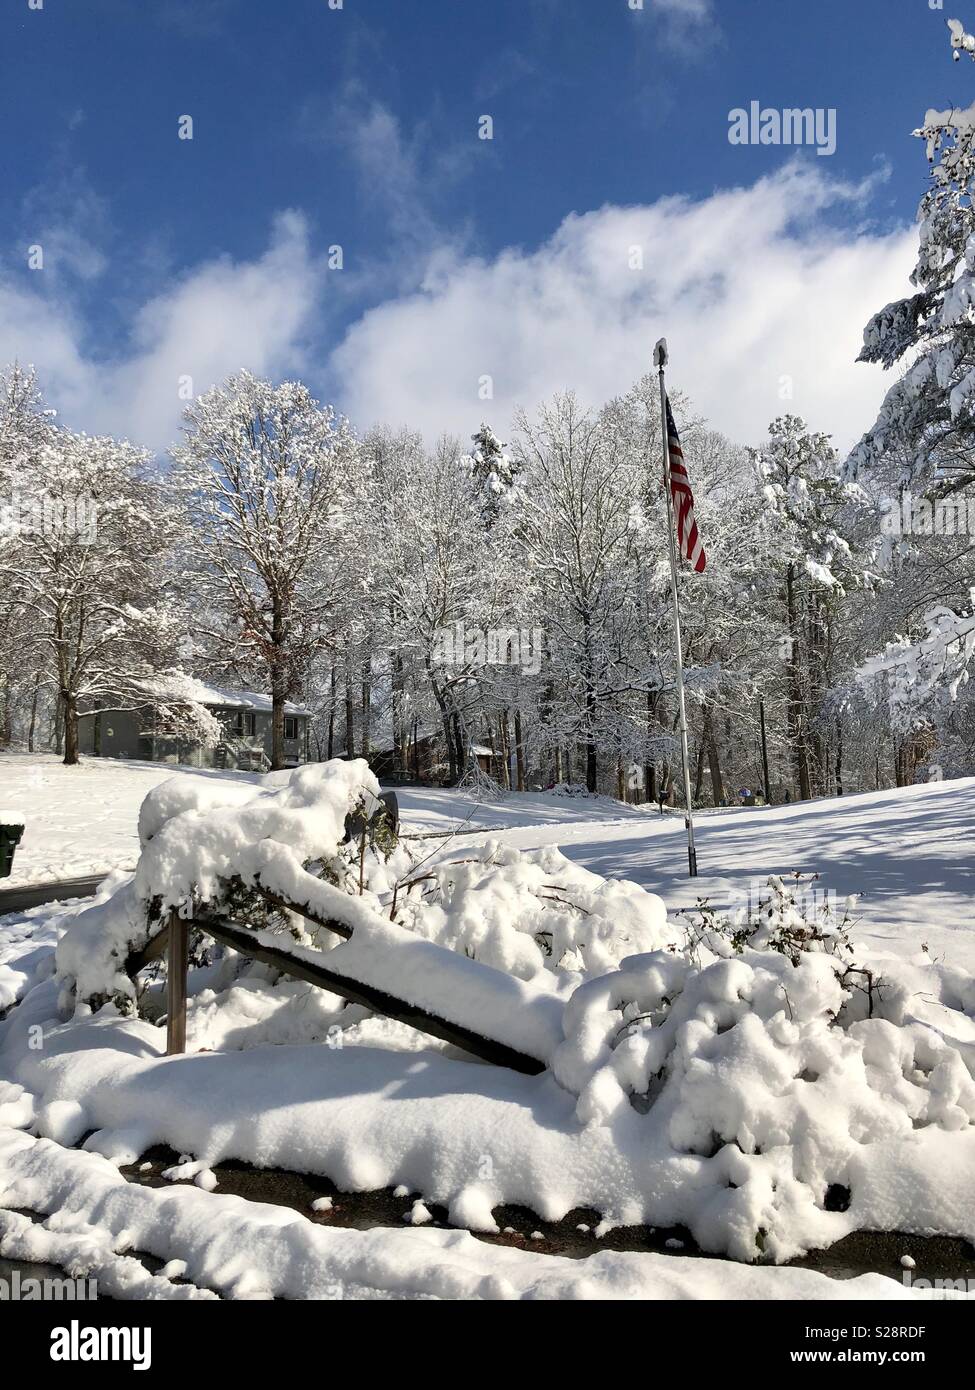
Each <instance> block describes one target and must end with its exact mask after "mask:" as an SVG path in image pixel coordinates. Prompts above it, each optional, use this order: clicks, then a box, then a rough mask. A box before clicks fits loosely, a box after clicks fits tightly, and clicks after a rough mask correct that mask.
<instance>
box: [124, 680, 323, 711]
mask: <svg viewBox="0 0 975 1390" xmlns="http://www.w3.org/2000/svg"><path fill="white" fill-rule="evenodd" d="M142 686H143V688H144V689H145V690H146V691H147V692H149V693H151V694H152V695H154V696H155V698H156V699H160V700H192V701H195V703H196V704H198V705H207V706H209V707H211V708H218V709H245V710H258V711H260V712H262V713H267V714H270V712H271V697H270V695H265V694H263V693H262V692H261V691H259V690H231V689H228V688H227V687H225V686H220V685H209V684H208V683H207V682H205V681H200V680H197V679H196V677H195V676H188V675H186V674H185V673H184V672H182V671H171V672H168V673H166V674H165V675H162V676H157V677H156V678H155V679H154V680H151V681H143V682H142ZM284 712H285V714H306V715H310V714H311V710H310V709H308V708H307V707H306V706H305V705H296V704H293V703H292V701H290V700H286V701H285V703H284Z"/></svg>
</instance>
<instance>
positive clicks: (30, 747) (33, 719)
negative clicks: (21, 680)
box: [27, 671, 41, 753]
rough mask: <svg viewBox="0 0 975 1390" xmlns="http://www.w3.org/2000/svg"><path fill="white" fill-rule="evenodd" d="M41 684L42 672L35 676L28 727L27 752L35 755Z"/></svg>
mask: <svg viewBox="0 0 975 1390" xmlns="http://www.w3.org/2000/svg"><path fill="white" fill-rule="evenodd" d="M40 684H41V673H40V671H38V672H37V674H36V675H35V676H34V690H33V694H32V695H31V701H30V724H29V725H28V728H27V751H28V753H33V751H34V732H35V730H36V728H37V693H38V689H39V687H40Z"/></svg>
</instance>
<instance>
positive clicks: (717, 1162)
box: [553, 879, 975, 1260]
mask: <svg viewBox="0 0 975 1390" xmlns="http://www.w3.org/2000/svg"><path fill="white" fill-rule="evenodd" d="M768 889H769V892H768V896H767V897H766V898H764V899H763V900H762V901H761V902H760V903H759V904H758V905H757V906H756V908H754V909H753V910H752V911H751V912H750V913H744V914H735V916H734V917H731V918H727V917H725V918H722V917H721V916H720V914H716V913H714V912H711V911H710V910H707V909H705V910H704V911H702V912H701V913H700V914H699V920H698V921H697V923H696V925H695V927H694V928H693V929H692V930H691V931H690V932H689V933H688V937H687V941H686V942H685V944H684V946H683V947H682V948H681V949H677V948H674V947H672V948H671V949H665V950H657V951H652V952H649V953H647V954H645V955H642V956H631V957H629V958H628V959H626V960H624V961H623V962H622V963H621V965H620V968H619V969H618V970H617V971H614V972H611V973H609V974H606V975H603V976H601V977H599V978H596V979H591V980H588V981H586V982H585V983H584V984H582V985H581V986H580V987H579V988H578V989H577V990H576V991H575V992H574V994H573V995H572V997H571V999H570V1000H569V1002H568V1004H567V1006H566V1010H565V1034H566V1040H565V1042H564V1044H563V1045H562V1047H561V1048H560V1049H559V1050H558V1051H557V1053H556V1054H555V1058H554V1061H553V1070H554V1073H555V1076H556V1078H557V1079H558V1080H559V1082H560V1083H561V1084H562V1085H563V1086H565V1087H566V1088H567V1089H569V1090H571V1091H572V1092H574V1093H575V1094H576V1095H577V1096H578V1103H577V1106H576V1113H577V1115H578V1117H579V1119H580V1121H581V1122H582V1123H583V1124H585V1125H587V1126H591V1125H602V1126H606V1125H609V1126H612V1125H615V1124H616V1123H618V1122H619V1121H620V1119H621V1118H624V1119H625V1117H626V1115H627V1113H628V1112H629V1110H630V1109H631V1108H636V1109H637V1110H639V1111H642V1112H644V1113H645V1115H646V1125H647V1132H646V1138H647V1144H648V1149H649V1148H650V1147H651V1146H653V1147H654V1148H655V1149H657V1150H658V1152H657V1155H656V1161H657V1162H658V1163H660V1164H662V1167H661V1169H660V1173H661V1180H662V1181H665V1182H666V1183H668V1184H675V1183H676V1184H677V1185H678V1187H680V1186H689V1187H690V1188H691V1189H693V1190H696V1191H697V1193H698V1199H697V1200H696V1201H695V1202H694V1203H692V1204H691V1211H690V1214H689V1217H688V1218H687V1220H688V1224H689V1226H690V1228H691V1230H692V1233H693V1234H694V1236H695V1239H696V1240H697V1241H698V1242H699V1243H700V1244H701V1245H702V1247H703V1248H704V1249H707V1250H721V1251H726V1252H727V1253H729V1254H731V1255H733V1256H734V1257H735V1258H737V1259H742V1260H753V1259H756V1258H758V1257H759V1256H763V1255H764V1256H766V1257H769V1258H772V1259H776V1260H785V1259H789V1258H791V1257H792V1256H794V1255H797V1254H799V1253H801V1252H802V1251H803V1250H805V1249H808V1248H810V1247H811V1246H815V1245H817V1244H828V1243H829V1242H830V1241H831V1240H832V1239H835V1237H836V1230H835V1227H834V1226H832V1225H831V1222H830V1219H829V1212H830V1210H831V1209H832V1210H836V1209H837V1204H839V1206H840V1207H841V1208H842V1207H843V1206H848V1205H849V1204H850V1202H851V1200H853V1193H852V1192H851V1189H853V1188H855V1186H856V1174H858V1173H859V1172H862V1170H863V1167H864V1165H867V1166H869V1163H870V1146H871V1145H875V1144H881V1143H882V1142H884V1141H892V1140H894V1141H896V1140H902V1141H905V1142H906V1143H910V1142H911V1141H912V1140H913V1139H914V1138H915V1132H916V1131H918V1130H923V1129H926V1128H929V1127H930V1128H933V1129H935V1130H937V1131H941V1132H942V1133H943V1135H944V1137H945V1138H947V1137H948V1136H949V1135H954V1134H957V1133H958V1132H960V1131H965V1130H967V1131H968V1135H967V1136H966V1139H968V1138H970V1137H971V1136H972V1131H971V1126H972V1125H973V1124H975V1081H973V1079H972V1071H971V1068H972V1062H973V1060H975V1058H973V1055H972V1052H971V1049H970V1048H969V1049H966V1048H964V1047H963V1046H958V1045H957V1043H956V1034H955V1030H954V1027H953V1025H952V1024H951V1022H950V1020H949V1021H948V1024H947V1026H946V1027H945V1028H944V1029H943V1030H939V1029H936V1028H934V1027H932V1026H931V1025H930V1024H928V1023H922V1022H920V1021H918V1020H917V1019H914V1018H912V1017H911V1016H910V1010H909V1004H910V992H909V990H908V989H907V988H906V987H905V986H904V985H903V984H900V983H898V982H896V981H894V980H889V979H888V980H884V979H882V978H876V977H875V976H874V974H873V972H872V971H869V970H864V969H862V968H859V967H857V966H856V965H855V964H853V963H852V961H851V959H850V956H851V954H852V947H851V946H850V944H849V942H848V940H847V939H846V935H845V929H844V927H843V926H842V925H840V924H836V923H833V924H832V926H831V927H830V928H829V929H827V930H823V921H822V914H821V913H815V914H813V919H812V920H808V919H804V918H803V917H802V916H801V914H800V913H799V912H798V911H797V909H796V907H795V906H794V904H793V903H792V902H791V901H790V891H789V888H788V886H787V885H786V884H784V883H783V882H782V881H781V880H779V879H771V880H769V884H768ZM959 1022H960V1020H959ZM966 1051H967V1053H968V1060H967V1062H966ZM660 1148H662V1149H663V1153H660V1152H659V1149H660ZM667 1150H669V1151H670V1152H669V1154H667V1152H666V1151H667Z"/></svg>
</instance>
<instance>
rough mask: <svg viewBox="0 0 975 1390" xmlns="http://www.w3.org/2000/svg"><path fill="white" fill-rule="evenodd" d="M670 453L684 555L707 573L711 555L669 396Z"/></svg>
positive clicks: (679, 540) (700, 571) (679, 541)
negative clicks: (700, 530)
mask: <svg viewBox="0 0 975 1390" xmlns="http://www.w3.org/2000/svg"><path fill="white" fill-rule="evenodd" d="M667 452H668V454H669V455H670V466H669V472H670V495H671V498H672V499H673V503H674V521H675V523H676V526H677V546H678V549H679V550H680V553H681V556H682V557H683V558H684V559H685V560H686V561H687V563H688V564H689V565H690V566H691V568H692V569H693V570H694V571H695V572H696V573H697V574H703V573H704V566H705V565H706V564H707V556H706V555H705V554H704V546H703V545H702V544H701V537H700V536H699V535H698V531H697V522H696V521H695V520H694V494H693V493H692V492H691V480H690V478H689V477H688V474H687V465H686V464H685V463H684V452H683V450H682V449H681V447H680V435H679V434H678V433H677V426H676V425H675V423H674V417H673V414H672V412H671V409H670V398H669V397H668V398H667Z"/></svg>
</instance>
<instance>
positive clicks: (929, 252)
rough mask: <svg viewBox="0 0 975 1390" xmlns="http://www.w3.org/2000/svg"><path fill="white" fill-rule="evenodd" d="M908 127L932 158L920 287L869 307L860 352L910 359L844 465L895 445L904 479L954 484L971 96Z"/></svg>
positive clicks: (973, 231)
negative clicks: (903, 454) (872, 312)
mask: <svg viewBox="0 0 975 1390" xmlns="http://www.w3.org/2000/svg"><path fill="white" fill-rule="evenodd" d="M949 28H950V31H951V39H952V47H953V50H954V56H955V58H956V59H957V58H958V57H959V56H960V54H961V53H968V55H969V56H970V57H975V52H973V50H972V44H971V41H970V40H971V36H970V35H966V33H965V30H964V28H963V26H962V25H961V24H960V23H959V21H958V20H949ZM914 134H915V135H916V136H917V137H918V138H920V139H922V140H924V142H925V146H926V150H927V156H928V161H929V163H930V164H931V186H930V188H929V189H928V190H927V192H926V193H925V195H924V197H923V198H922V200H921V203H920V206H919V208H918V220H919V223H920V249H919V253H918V261H917V265H916V267H915V269H914V273H913V275H912V277H911V279H912V281H913V283H914V285H915V286H916V287H917V293H916V294H913V295H911V296H910V297H908V298H905V299H901V300H897V301H895V302H894V303H892V304H888V305H887V306H886V307H885V308H883V309H881V310H880V312H879V313H878V314H875V315H874V317H873V319H872V320H871V321H870V323H869V324H868V325H867V328H866V330H865V332H864V344H863V351H862V352H861V354H860V359H859V360H860V361H862V362H880V363H882V364H883V365H884V366H885V367H892V366H893V365H894V364H895V363H901V362H905V361H906V363H907V365H906V367H905V369H904V371H903V374H902V376H901V378H900V379H899V380H898V381H897V382H896V383H895V384H894V386H892V387H891V389H890V391H889V392H888V393H887V396H886V398H885V400H884V402H883V405H882V406H881V410H880V414H879V417H878V419H877V421H876V423H875V424H874V426H873V428H872V429H871V430H870V431H869V433H868V434H867V435H865V436H864V438H863V439H862V440H861V442H860V444H859V445H858V446H857V448H856V449H855V450H854V451H853V453H852V454H851V456H850V460H849V464H848V468H849V471H850V473H851V475H852V476H856V475H857V474H858V473H859V472H861V471H863V470H867V469H869V468H870V466H871V464H873V463H876V462H878V461H879V460H881V459H882V458H883V457H884V455H885V454H887V453H888V452H889V451H890V450H891V449H892V448H898V447H899V448H902V449H903V450H905V452H906V459H905V468H904V475H903V478H902V482H903V484H904V485H905V486H910V485H916V484H918V483H921V484H922V485H925V486H926V485H933V486H934V487H936V488H937V489H938V490H940V491H954V490H957V489H959V488H963V487H967V486H968V485H970V484H971V483H972V482H973V481H975V208H973V205H972V194H973V191H975V104H973V105H971V106H969V107H967V108H965V109H959V108H958V107H949V108H947V109H945V110H935V109H931V110H929V111H928V112H927V113H926V115H925V118H924V124H923V125H922V126H921V127H920V128H919V129H918V130H916V131H915V132H914Z"/></svg>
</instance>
